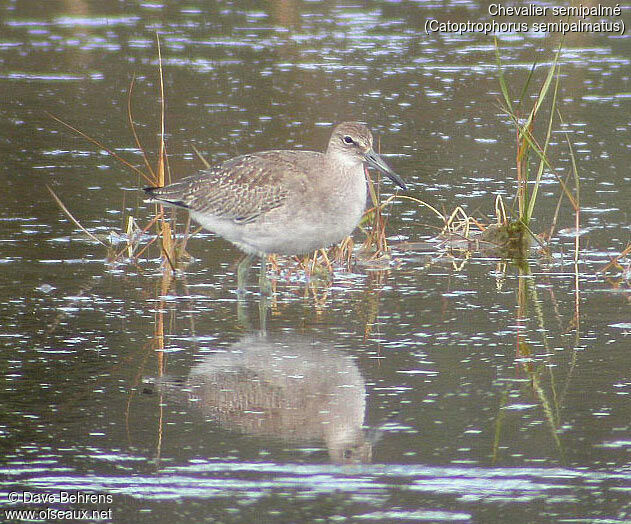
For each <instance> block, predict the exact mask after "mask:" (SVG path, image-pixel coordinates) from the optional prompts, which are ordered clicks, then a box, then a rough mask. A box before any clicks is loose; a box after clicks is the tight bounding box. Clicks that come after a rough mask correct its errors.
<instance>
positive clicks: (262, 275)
mask: <svg viewBox="0 0 631 524" xmlns="http://www.w3.org/2000/svg"><path fill="white" fill-rule="evenodd" d="M259 289H260V290H261V295H264V296H266V297H269V296H271V295H272V283H271V282H270V281H269V278H267V255H265V256H262V257H261V269H260V272H259Z"/></svg>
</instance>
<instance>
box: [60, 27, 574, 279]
mask: <svg viewBox="0 0 631 524" xmlns="http://www.w3.org/2000/svg"><path fill="white" fill-rule="evenodd" d="M157 50H158V68H159V100H160V122H159V133H158V136H159V143H158V152H157V155H156V158H155V160H154V161H153V162H152V160H151V158H150V155H149V154H148V153H147V151H146V149H145V148H144V147H143V144H142V143H141V141H140V139H139V136H138V134H137V132H136V128H135V124H134V115H133V91H134V80H133V79H132V82H131V84H130V89H129V94H128V102H127V114H128V119H129V126H130V130H131V133H132V136H133V139H134V142H135V145H136V147H137V150H138V151H139V153H140V155H141V156H142V162H143V168H139V167H137V166H135V165H133V164H132V163H130V162H129V161H128V160H126V159H124V158H122V157H121V156H120V155H118V154H117V153H116V152H114V151H112V150H110V149H108V148H107V147H106V146H104V145H103V144H102V143H101V142H99V141H97V140H95V139H94V138H92V137H89V136H87V135H85V134H84V133H82V132H81V131H79V130H78V129H76V128H75V127H73V126H71V125H69V124H67V123H65V122H63V121H62V120H61V119H59V118H57V117H54V116H53V117H52V118H54V119H55V120H56V121H57V122H59V123H61V124H63V125H64V126H66V127H68V128H69V129H71V130H72V131H73V132H75V133H78V134H79V135H81V136H83V137H84V138H86V139H87V140H89V141H90V142H92V143H93V144H95V145H96V146H97V147H99V148H101V149H103V150H105V151H107V152H108V153H109V154H110V155H112V156H113V157H114V158H115V159H117V160H118V161H119V162H121V163H122V164H123V165H125V166H126V167H127V168H129V169H130V170H131V171H132V172H133V173H134V174H136V176H137V177H138V179H139V181H141V182H142V184H146V185H151V186H163V185H165V184H168V183H169V182H170V178H171V177H170V169H169V162H168V155H167V147H166V141H165V93H164V83H163V71H162V57H161V51H160V42H159V39H158V38H157ZM560 53H561V46H559V48H558V49H557V51H556V53H555V55H554V58H553V60H552V61H551V64H550V66H549V67H548V69H547V73H546V75H545V78H544V79H543V82H542V83H541V85H540V86H539V87H538V89H537V91H536V93H535V94H534V95H533V94H530V91H531V89H530V88H531V85H532V84H533V78H534V76H535V75H534V73H535V70H536V69H537V65H538V64H537V63H534V64H533V65H532V67H531V69H530V72H529V74H528V76H527V77H526V79H525V81H524V83H523V86H521V88H520V90H519V92H520V94H519V96H517V97H516V96H514V95H513V92H516V89H515V87H514V86H511V85H510V84H509V82H508V81H507V79H506V76H505V73H504V67H503V65H502V60H501V52H500V48H499V46H498V44H497V41H496V46H495V54H496V61H497V68H498V81H499V86H500V89H501V98H500V99H499V100H498V102H499V105H500V107H501V109H502V110H503V112H504V113H505V114H506V115H507V116H508V118H509V119H510V121H511V122H512V123H513V125H514V128H515V139H516V141H515V143H516V155H515V172H516V194H515V196H514V198H513V201H512V203H511V205H510V206H507V205H506V204H505V202H504V200H503V199H502V197H501V196H500V195H498V196H497V197H496V199H495V203H494V206H495V217H494V219H492V220H484V219H481V218H474V217H472V216H470V215H468V214H467V212H466V211H465V209H464V208H463V207H462V206H456V207H455V208H454V209H453V210H452V211H451V212H449V211H442V212H441V211H439V210H437V209H436V208H435V207H433V206H432V205H430V204H428V203H426V202H424V201H422V200H420V199H417V198H414V197H412V196H409V195H400V194H398V193H395V194H394V195H392V196H390V197H388V198H386V199H382V195H381V185H380V183H379V179H377V180H376V181H373V180H372V179H371V177H370V176H369V175H368V172H366V177H367V182H368V189H369V194H370V202H371V206H370V208H369V209H368V210H367V211H366V212H365V214H364V217H363V219H362V221H361V223H360V226H359V229H360V230H361V231H363V232H364V235H365V237H364V241H363V243H362V244H361V246H360V247H356V246H355V243H354V241H353V239H352V238H351V237H348V238H347V239H345V240H344V241H343V242H341V243H340V244H339V245H336V246H333V247H331V248H329V249H328V250H319V251H317V252H315V253H313V254H311V255H308V256H304V257H290V258H289V259H288V258H286V257H278V256H270V257H269V259H268V262H267V263H268V264H270V266H271V268H272V270H274V271H275V272H276V273H277V274H281V275H291V274H292V273H293V272H295V271H296V270H298V271H303V272H304V273H306V274H307V275H308V276H309V279H308V280H309V281H310V282H317V281H322V280H324V281H325V282H329V281H330V276H331V273H332V272H333V271H334V269H335V267H343V268H346V269H347V270H348V269H350V268H351V267H352V266H353V265H355V264H357V265H360V266H364V267H370V268H372V269H376V270H388V269H389V268H390V267H391V265H392V263H393V260H392V258H391V256H390V252H391V246H390V245H389V243H388V235H387V232H386V229H387V225H388V216H389V215H388V208H389V207H390V206H391V205H392V203H393V202H394V201H395V200H398V201H411V202H414V203H415V204H417V205H419V206H424V207H427V208H428V209H429V210H431V211H432V212H433V213H434V214H435V215H436V216H437V217H439V220H440V222H441V228H440V229H441V230H440V232H439V234H438V235H437V236H436V240H437V241H438V243H434V244H433V246H434V248H435V249H438V250H441V254H439V257H440V256H444V255H447V256H453V257H455V258H458V256H462V254H463V253H464V254H465V257H469V256H470V254H471V253H473V252H476V251H481V252H485V253H489V252H490V253H492V254H493V255H495V256H500V257H501V258H508V259H517V260H523V259H525V258H527V256H528V254H529V250H530V245H531V241H532V240H533V239H534V241H536V242H537V243H538V244H539V245H540V246H541V247H542V248H543V250H544V252H548V251H549V242H550V239H551V238H552V237H553V235H554V231H555V227H556V224H557V220H558V216H559V212H560V210H561V206H562V202H563V200H564V199H565V198H567V200H568V202H569V203H570V205H571V207H572V209H573V211H574V216H575V221H574V227H575V229H576V235H575V253H574V259H575V261H576V260H578V255H579V225H580V193H579V178H578V169H577V165H576V159H575V157H574V153H573V150H572V146H571V143H570V141H569V139H568V137H567V135H566V141H567V146H568V148H569V151H570V157H571V161H572V162H571V171H570V173H569V174H567V175H566V176H565V178H560V177H559V176H558V174H557V173H556V171H555V169H554V168H553V165H552V161H551V160H550V158H549V156H548V153H549V146H550V143H551V136H552V131H553V128H554V124H555V122H556V123H560V124H561V125H562V126H563V125H564V123H563V120H562V116H561V112H560V110H559V108H558V103H557V100H558V92H559V81H560V70H559V69H560V66H559V63H558V62H559V56H560ZM529 100H532V106H531V107H530V108H527V107H526V105H527V102H528V101H529ZM546 110H547V117H546V118H547V120H546V121H545V122H544V124H545V125H536V124H538V123H539V122H541V120H542V119H543V118H544V117H543V115H544V113H546ZM51 116H52V115H51ZM195 153H196V154H197V156H198V159H199V161H200V162H201V164H202V166H203V167H205V168H208V167H210V164H209V163H208V162H207V161H206V160H205V159H204V157H203V156H202V155H201V154H200V153H199V152H198V151H197V150H195ZM544 172H549V173H551V174H553V175H554V176H556V177H557V180H558V182H559V184H560V187H561V194H560V196H559V200H558V204H557V206H556V212H555V215H554V217H553V218H552V220H551V225H550V227H549V230H548V231H546V232H541V233H540V234H539V235H536V234H535V233H534V232H533V231H532V230H531V223H532V219H533V217H534V215H535V210H536V201H537V196H538V192H539V189H540V185H541V181H542V176H543V174H544ZM570 180H572V182H573V184H572V187H570ZM50 191H51V193H52V194H53V197H54V199H55V200H56V202H57V203H58V205H59V206H60V207H61V209H62V210H63V211H64V212H65V213H66V214H67V215H68V217H69V218H70V219H71V220H72V221H73V222H74V223H75V224H76V225H77V227H79V228H80V229H81V230H82V231H84V232H85V233H86V234H88V235H89V236H90V237H91V238H93V239H94V240H97V241H99V242H100V243H101V244H103V245H105V246H106V247H107V248H108V252H109V258H110V259H111V260H112V261H113V262H118V261H122V260H125V261H126V262H132V263H138V262H139V261H140V260H141V259H142V257H147V255H148V249H149V248H150V247H151V246H153V245H154V244H156V245H158V246H159V252H160V255H159V256H160V259H161V265H162V267H163V268H164V270H165V276H166V275H168V278H167V280H170V278H171V277H172V276H173V275H174V274H175V272H176V270H177V269H178V268H179V267H181V265H182V264H183V263H185V262H186V261H187V260H188V259H189V255H188V253H187V251H186V246H187V242H188V239H189V238H190V236H191V234H194V232H193V233H191V224H190V218H189V217H188V215H187V216H186V219H185V220H184V222H183V223H182V221H178V220H177V219H176V218H177V217H176V213H175V211H174V210H170V211H168V212H167V211H165V209H164V208H163V207H162V205H160V204H155V208H154V213H153V217H152V218H151V219H150V220H149V221H148V223H146V224H145V225H144V226H139V225H138V221H137V218H136V217H135V216H133V215H130V216H127V217H126V218H125V220H124V228H123V229H124V231H123V233H122V234H119V235H116V238H117V240H119V242H118V243H117V244H114V243H109V244H108V243H107V242H105V240H104V239H102V238H96V237H95V236H94V235H92V234H91V233H89V232H88V231H87V230H86V229H85V228H83V226H81V224H80V222H79V221H78V220H77V219H76V218H75V217H73V216H72V214H71V212H70V210H68V209H67V207H66V206H65V205H64V204H63V202H62V201H61V199H60V198H59V197H58V196H57V195H56V194H55V193H53V191H52V189H51V190H50ZM198 230H199V229H198ZM198 230H197V231H198ZM151 231H153V234H149V233H150V232H151ZM120 239H123V245H122V246H121V244H120ZM415 245H416V244H415V243H414V242H407V243H404V244H399V246H398V247H400V248H401V249H403V250H405V249H406V248H408V249H414V247H415ZM458 253H460V255H458ZM164 285H166V286H167V287H168V282H165V284H164Z"/></svg>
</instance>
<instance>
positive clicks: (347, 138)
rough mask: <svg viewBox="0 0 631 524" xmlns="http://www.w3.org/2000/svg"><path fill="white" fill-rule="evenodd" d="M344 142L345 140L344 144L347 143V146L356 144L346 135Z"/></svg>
mask: <svg viewBox="0 0 631 524" xmlns="http://www.w3.org/2000/svg"><path fill="white" fill-rule="evenodd" d="M343 140H344V143H345V144H354V143H355V142H353V139H352V138H351V137H350V136H348V135H346V136H345V137H344V138H343Z"/></svg>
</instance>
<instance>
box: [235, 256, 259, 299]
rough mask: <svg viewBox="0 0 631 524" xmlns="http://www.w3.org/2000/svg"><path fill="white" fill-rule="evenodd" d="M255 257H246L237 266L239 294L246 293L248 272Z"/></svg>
mask: <svg viewBox="0 0 631 524" xmlns="http://www.w3.org/2000/svg"><path fill="white" fill-rule="evenodd" d="M254 257H255V255H245V256H244V257H243V259H242V260H241V262H239V265H238V266H237V293H239V294H240V295H242V294H244V293H245V285H246V283H247V280H248V271H249V269H250V266H251V265H252V261H253V260H254Z"/></svg>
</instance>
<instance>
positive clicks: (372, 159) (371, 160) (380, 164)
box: [364, 149, 407, 190]
mask: <svg viewBox="0 0 631 524" xmlns="http://www.w3.org/2000/svg"><path fill="white" fill-rule="evenodd" d="M364 158H365V159H366V162H367V163H368V165H369V166H370V167H374V168H375V169H378V170H379V171H381V172H382V173H383V174H384V175H386V176H387V177H388V178H389V179H390V180H392V181H393V182H394V183H395V184H396V185H397V186H399V187H400V188H401V189H403V190H406V189H407V186H406V185H405V182H404V181H403V179H402V178H401V177H400V176H399V175H397V174H396V173H395V172H394V171H392V169H390V167H389V166H388V164H386V163H385V162H384V160H383V158H381V157H380V156H379V155H378V154H377V153H375V152H374V151H373V150H372V149H370V150H368V151H367V152H366V153H364Z"/></svg>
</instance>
